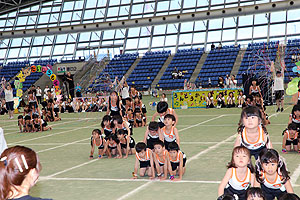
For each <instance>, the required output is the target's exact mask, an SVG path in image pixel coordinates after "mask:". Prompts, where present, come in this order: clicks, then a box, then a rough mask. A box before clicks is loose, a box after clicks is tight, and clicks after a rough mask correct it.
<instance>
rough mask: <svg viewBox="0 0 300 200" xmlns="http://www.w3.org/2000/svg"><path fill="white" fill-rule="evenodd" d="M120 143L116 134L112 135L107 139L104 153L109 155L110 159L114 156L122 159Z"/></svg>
mask: <svg viewBox="0 0 300 200" xmlns="http://www.w3.org/2000/svg"><path fill="white" fill-rule="evenodd" d="M119 142H120V141H119V140H118V138H117V135H116V134H110V135H109V136H108V137H107V140H106V143H105V146H104V150H103V152H104V153H106V154H107V157H108V158H111V156H112V155H114V156H116V158H122V152H121V148H120V146H119V145H118V144H119ZM117 154H118V155H117Z"/></svg>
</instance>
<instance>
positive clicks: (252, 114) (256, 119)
mask: <svg viewBox="0 0 300 200" xmlns="http://www.w3.org/2000/svg"><path fill="white" fill-rule="evenodd" d="M261 121H262V117H261V112H260V110H259V108H258V107H256V106H248V107H246V108H244V109H243V110H242V113H241V118H240V122H239V125H240V126H244V127H246V128H255V127H257V126H259V125H260V124H261Z"/></svg>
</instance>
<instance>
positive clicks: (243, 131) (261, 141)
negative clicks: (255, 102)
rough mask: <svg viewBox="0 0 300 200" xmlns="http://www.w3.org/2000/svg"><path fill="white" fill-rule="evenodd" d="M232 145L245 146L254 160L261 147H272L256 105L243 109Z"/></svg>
mask: <svg viewBox="0 0 300 200" xmlns="http://www.w3.org/2000/svg"><path fill="white" fill-rule="evenodd" d="M234 146H235V147H236V146H244V147H246V148H247V149H249V150H250V153H251V156H254V157H255V159H256V160H257V159H258V155H259V153H260V152H261V151H262V150H263V149H265V148H272V143H271V141H270V138H269V134H268V132H267V129H266V127H265V126H264V125H263V124H262V117H261V112H260V110H259V109H258V108H257V107H256V106H249V107H246V108H244V109H243V111H242V113H241V118H240V122H239V128H238V136H237V138H236V141H235V144H234Z"/></svg>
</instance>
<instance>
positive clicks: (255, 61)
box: [236, 41, 279, 85]
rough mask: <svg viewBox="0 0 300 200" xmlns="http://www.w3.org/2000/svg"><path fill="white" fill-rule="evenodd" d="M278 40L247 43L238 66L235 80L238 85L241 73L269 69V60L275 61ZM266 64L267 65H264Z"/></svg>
mask: <svg viewBox="0 0 300 200" xmlns="http://www.w3.org/2000/svg"><path fill="white" fill-rule="evenodd" d="M278 43H279V42H278V41H277V42H270V43H269V44H267V43H264V42H261V43H253V44H248V47H247V50H246V52H245V54H244V57H243V60H242V63H241V66H240V68H239V71H238V74H237V76H236V80H237V81H238V85H242V82H243V81H242V74H243V73H248V72H249V73H255V74H257V75H259V74H263V73H266V72H267V71H268V70H270V69H269V67H268V66H269V65H270V64H271V61H274V62H275V59H276V55H277V51H278ZM266 65H268V66H267V67H266Z"/></svg>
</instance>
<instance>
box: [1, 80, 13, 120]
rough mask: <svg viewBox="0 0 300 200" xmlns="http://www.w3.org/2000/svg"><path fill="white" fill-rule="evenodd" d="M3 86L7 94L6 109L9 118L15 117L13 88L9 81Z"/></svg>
mask: <svg viewBox="0 0 300 200" xmlns="http://www.w3.org/2000/svg"><path fill="white" fill-rule="evenodd" d="M2 87H3V88H4V94H5V102H6V109H7V110H8V115H9V119H13V118H14V95H13V89H12V87H11V85H10V83H9V82H8V83H7V85H6V87H5V85H4V84H3V85H2Z"/></svg>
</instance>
